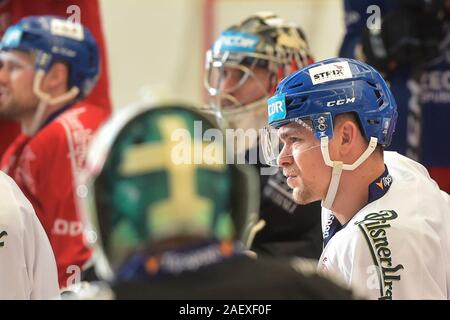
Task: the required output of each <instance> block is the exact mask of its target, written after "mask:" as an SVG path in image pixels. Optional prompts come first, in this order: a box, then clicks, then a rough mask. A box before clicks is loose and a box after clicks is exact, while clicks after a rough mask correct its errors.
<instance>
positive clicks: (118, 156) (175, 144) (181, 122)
mask: <svg viewBox="0 0 450 320" xmlns="http://www.w3.org/2000/svg"><path fill="white" fill-rule="evenodd" d="M217 128H218V126H217V124H216V122H215V121H214V117H210V116H209V115H207V114H204V113H201V112H199V111H198V110H196V109H194V108H190V107H185V106H178V105H170V106H160V107H151V106H147V105H140V106H132V107H128V108H124V109H123V110H121V111H120V112H119V113H118V114H116V115H115V116H114V117H113V118H112V119H111V120H110V121H108V123H106V125H105V126H104V127H102V128H101V129H100V130H99V132H98V134H97V135H96V137H95V138H94V140H93V142H92V143H91V147H90V150H89V153H88V157H87V164H86V170H85V172H84V173H83V174H82V177H81V180H82V183H81V184H80V186H81V187H83V186H84V187H87V188H85V189H86V190H87V194H86V195H85V196H84V197H80V198H81V202H82V207H83V208H84V211H86V214H87V216H88V217H89V221H87V225H88V226H90V228H88V230H87V231H88V232H91V233H92V232H93V234H95V235H96V236H94V237H93V236H92V235H91V236H89V233H88V234H87V239H88V241H90V242H93V243H95V245H96V246H100V247H101V249H102V250H101V251H102V253H103V254H104V255H105V256H106V258H107V259H108V261H109V263H110V264H111V266H113V265H117V264H118V263H120V261H121V260H122V259H123V258H124V257H125V256H126V255H127V254H128V253H130V252H132V251H134V250H136V249H139V248H143V247H145V246H147V245H148V244H149V243H151V242H152V241H157V240H164V239H167V238H171V237H179V236H195V237H202V238H206V239H216V240H225V239H229V240H233V239H236V238H240V237H242V236H243V234H244V233H245V229H246V227H247V226H248V224H249V223H250V222H249V221H250V220H252V219H253V220H254V219H255V218H254V217H251V213H253V212H257V203H258V202H259V199H258V191H259V186H258V183H259V179H258V177H257V175H256V173H255V172H253V171H250V170H251V169H252V168H248V167H247V166H236V165H227V164H225V159H226V153H225V148H224V145H223V144H222V143H221V141H219V140H220V139H215V140H214V139H212V141H211V139H210V140H209V141H208V140H206V141H205V139H204V136H205V132H207V131H208V130H209V132H210V133H213V134H214V133H216V134H218V133H219V132H220V130H219V129H217ZM211 130H213V131H211ZM214 130H215V131H214ZM79 188H80V187H79ZM81 194H83V192H81ZM79 195H80V192H79Z"/></svg>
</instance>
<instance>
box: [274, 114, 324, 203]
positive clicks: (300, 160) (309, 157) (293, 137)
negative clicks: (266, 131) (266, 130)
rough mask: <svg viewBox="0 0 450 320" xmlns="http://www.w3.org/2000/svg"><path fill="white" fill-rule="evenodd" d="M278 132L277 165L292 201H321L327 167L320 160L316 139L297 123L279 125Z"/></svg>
mask: <svg viewBox="0 0 450 320" xmlns="http://www.w3.org/2000/svg"><path fill="white" fill-rule="evenodd" d="M278 135H279V136H280V139H281V141H282V143H283V149H282V150H281V153H280V155H279V157H278V165H280V166H281V167H282V168H283V174H284V175H285V176H286V178H287V184H288V186H289V187H291V188H292V189H293V193H292V195H293V198H294V200H295V201H296V202H297V203H300V204H307V203H311V202H313V201H317V200H321V199H322V198H323V195H324V194H326V190H327V187H328V182H329V174H330V172H329V171H330V168H329V167H327V166H326V165H325V163H324V161H323V158H322V153H321V151H320V141H319V140H317V139H316V138H315V137H314V134H313V133H312V131H310V130H308V129H306V128H305V127H303V126H301V125H300V124H298V123H291V124H289V125H286V126H283V127H281V128H280V129H279V131H278Z"/></svg>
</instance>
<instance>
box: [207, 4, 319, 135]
mask: <svg viewBox="0 0 450 320" xmlns="http://www.w3.org/2000/svg"><path fill="white" fill-rule="evenodd" d="M311 62H312V58H311V56H310V53H309V48H308V44H307V42H306V38H305V35H304V33H303V32H302V30H301V29H300V28H299V27H298V26H297V25H295V24H288V23H286V22H285V21H283V20H282V19H281V18H279V17H278V16H277V15H275V14H273V13H270V12H267V13H259V14H256V15H253V16H250V17H249V18H247V19H245V20H244V21H242V22H241V23H239V24H236V25H233V26H231V27H230V28H228V29H226V30H225V31H224V32H222V33H221V34H220V35H219V37H218V38H217V39H216V41H215V42H214V43H213V45H212V47H211V49H210V50H209V51H208V52H207V53H206V72H205V87H206V89H207V91H208V95H209V107H211V108H214V109H217V110H219V111H220V112H221V113H222V116H223V117H224V119H225V120H226V122H227V124H228V125H229V126H230V127H232V128H241V129H244V130H247V129H249V128H253V129H261V128H262V127H263V126H264V124H265V118H266V116H267V114H266V110H265V108H266V107H265V103H266V100H267V98H268V97H269V96H270V95H271V94H273V93H274V91H275V87H276V84H277V83H278V82H279V81H280V80H281V79H282V78H284V77H285V76H286V75H288V74H290V73H292V72H293V71H296V70H298V69H299V68H301V67H303V66H305V65H307V64H309V63H311Z"/></svg>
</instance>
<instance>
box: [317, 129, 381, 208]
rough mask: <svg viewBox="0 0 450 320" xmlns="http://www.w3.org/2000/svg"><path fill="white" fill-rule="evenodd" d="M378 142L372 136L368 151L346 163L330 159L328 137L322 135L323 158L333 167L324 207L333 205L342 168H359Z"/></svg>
mask: <svg viewBox="0 0 450 320" xmlns="http://www.w3.org/2000/svg"><path fill="white" fill-rule="evenodd" d="M377 142H378V139H377V138H375V137H371V138H370V141H369V146H368V147H367V149H366V151H364V153H363V154H362V155H361V156H360V157H359V158H358V159H357V160H356V161H355V162H353V163H352V164H344V163H343V162H342V161H332V160H331V159H330V153H329V151H328V137H322V138H321V139H320V147H321V150H322V156H323V160H324V161H325V164H326V165H327V166H329V167H332V168H333V171H332V173H331V180H330V184H329V186H328V191H327V195H326V197H325V200H323V201H322V207H323V208H325V209H328V210H331V206H332V205H333V202H334V199H335V197H336V193H337V190H338V187H339V181H340V180H341V174H342V170H347V171H353V170H355V169H356V168H358V167H359V166H360V165H361V163H363V162H364V161H366V160H367V158H368V157H369V156H370V155H371V154H372V153H373V152H374V150H375V148H376V147H377Z"/></svg>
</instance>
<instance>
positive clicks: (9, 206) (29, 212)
mask: <svg viewBox="0 0 450 320" xmlns="http://www.w3.org/2000/svg"><path fill="white" fill-rule="evenodd" d="M58 297H59V286H58V276H57V271H56V262H55V257H54V255H53V251H52V248H51V246H50V243H49V241H48V238H47V235H46V233H45V231H44V229H43V227H42V226H41V223H40V222H39V219H38V218H37V216H36V214H35V212H34V210H33V207H32V206H31V204H30V202H29V201H28V200H27V199H26V198H25V196H24V195H23V193H22V192H21V191H20V189H19V187H18V186H17V185H16V184H15V182H14V181H13V180H12V179H11V178H10V177H8V176H7V175H6V174H4V173H3V172H1V171H0V299H54V298H58Z"/></svg>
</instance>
